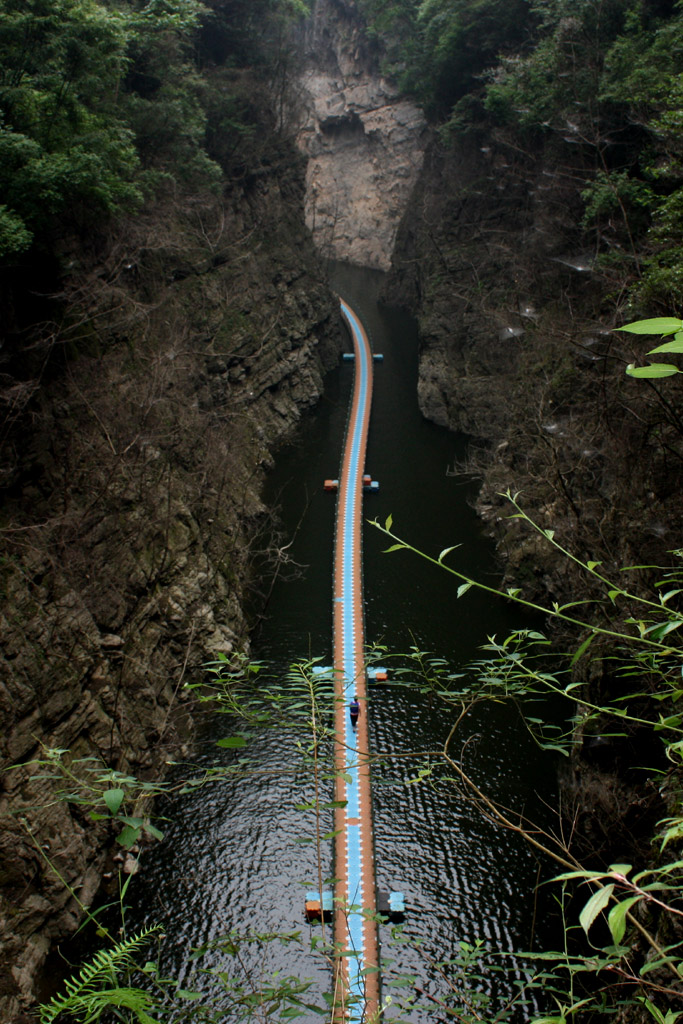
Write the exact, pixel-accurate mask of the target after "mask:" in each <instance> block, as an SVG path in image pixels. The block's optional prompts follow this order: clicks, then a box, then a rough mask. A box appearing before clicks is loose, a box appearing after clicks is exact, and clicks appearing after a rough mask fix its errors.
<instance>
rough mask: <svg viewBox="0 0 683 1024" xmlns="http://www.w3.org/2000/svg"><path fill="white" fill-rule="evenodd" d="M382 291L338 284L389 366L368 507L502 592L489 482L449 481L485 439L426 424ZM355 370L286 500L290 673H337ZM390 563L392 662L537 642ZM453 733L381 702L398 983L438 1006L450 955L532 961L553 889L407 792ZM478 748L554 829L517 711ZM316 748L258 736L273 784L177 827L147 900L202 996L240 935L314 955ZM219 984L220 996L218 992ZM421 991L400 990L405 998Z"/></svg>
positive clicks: (180, 813) (429, 570) (347, 276)
mask: <svg viewBox="0 0 683 1024" xmlns="http://www.w3.org/2000/svg"><path fill="white" fill-rule="evenodd" d="M381 280H382V276H381V275H380V274H374V273H372V272H368V271H365V270H363V271H359V270H357V269H353V268H348V267H342V266H339V267H336V268H335V269H334V271H333V275H332V281H333V286H334V287H335V289H336V290H337V291H338V292H339V293H340V294H342V295H343V297H344V298H345V299H346V300H347V301H349V302H350V304H351V305H352V306H353V308H354V309H355V310H356V312H358V313H359V314H360V316H361V318H362V319H363V322H364V324H365V325H366V328H367V329H368V333H369V335H370V339H371V342H372V343H373V346H374V349H375V351H378V352H382V353H383V355H384V361H383V362H382V363H377V364H375V391H374V399H373V411H372V418H371V426H370V437H369V447H368V463H367V467H366V468H367V470H368V472H371V473H372V475H373V478H374V479H377V480H379V483H380V491H379V493H378V494H376V495H369V496H367V497H366V499H365V506H364V508H365V515H366V517H367V518H374V517H375V516H376V517H378V518H379V519H380V520H381V521H384V519H385V518H386V516H387V515H389V514H390V513H391V514H392V515H393V519H394V528H395V529H396V531H397V532H399V533H400V534H401V535H402V536H403V537H405V538H406V539H408V540H410V542H411V543H413V544H415V545H416V546H418V547H420V548H423V549H424V550H426V551H428V552H430V553H431V554H435V555H436V554H438V552H439V551H440V550H442V549H443V548H445V547H447V546H450V545H453V544H459V545H461V547H460V548H459V550H458V552H457V553H454V555H452V556H451V559H452V560H453V564H457V565H458V567H460V568H462V569H463V570H464V571H466V572H468V573H472V574H473V575H475V576H477V577H478V578H479V579H486V580H488V581H490V582H495V581H496V567H495V560H494V555H493V551H492V549H491V546H490V544H489V542H488V541H487V540H486V539H485V538H484V537H483V535H482V533H481V530H480V527H479V524H478V522H477V519H476V517H475V516H474V514H473V512H472V511H471V509H470V507H469V505H468V501H467V499H468V496H471V493H472V491H471V484H469V483H468V482H467V481H466V480H463V478H459V477H454V476H449V475H447V473H446V469H447V467H449V466H452V465H453V463H454V460H455V459H457V458H459V457H461V456H462V455H463V454H464V443H465V442H464V440H462V439H458V438H456V437H454V436H453V435H452V434H449V433H448V432H447V431H445V430H442V429H439V428H437V427H435V426H433V425H431V424H429V423H427V422H426V421H424V420H423V419H422V417H421V415H420V413H419V410H418V408H417V401H416V397H415V387H416V374H417V343H416V335H415V330H414V325H413V323H412V321H411V320H410V319H409V318H407V317H406V316H405V315H404V314H402V313H399V312H397V311H395V310H389V309H383V308H381V307H379V306H378V304H377V294H378V291H379V288H380V285H381ZM352 373H353V368H352V364H344V365H342V366H341V367H340V369H339V370H338V371H335V372H334V373H333V374H331V375H330V380H329V382H328V388H327V391H326V395H325V398H324V400H323V401H322V403H321V405H320V408H319V409H318V410H317V412H316V414H315V415H314V416H312V417H311V418H309V419H307V420H306V421H305V422H304V423H303V424H302V426H301V429H300V431H299V435H298V437H297V440H296V443H295V444H294V445H293V446H291V447H290V448H289V449H288V450H287V451H285V452H283V453H281V455H280V457H279V458H278V462H277V467H276V469H275V470H274V472H273V473H272V475H271V478H270V481H269V485H268V487H269V494H268V497H269V499H270V500H277V501H278V503H279V505H280V508H281V512H282V519H283V522H284V525H285V529H286V530H288V531H290V533H291V531H293V530H294V529H295V528H296V526H297V524H298V526H299V529H298V532H297V534H296V539H295V541H294V543H293V544H292V547H291V549H290V555H291V557H292V559H293V560H294V561H295V562H296V563H297V564H298V565H299V566H301V567H302V569H301V572H300V575H299V576H298V578H294V579H288V580H283V581H282V582H281V583H278V585H277V586H276V587H275V589H274V591H273V594H272V599H271V601H270V603H269V606H268V609H267V620H266V622H265V623H264V626H263V628H262V629H261V631H260V634H259V636H258V638H257V641H256V643H255V647H254V655H255V656H256V657H258V658H259V659H265V660H268V661H269V662H270V663H272V664H273V666H274V667H275V671H278V670H282V669H283V668H284V666H286V665H288V664H289V663H291V662H293V661H297V660H302V659H306V658H308V657H316V656H320V657H322V658H323V659H325V660H326V663H329V658H330V651H331V641H332V637H331V619H332V614H331V608H332V601H331V596H332V581H331V571H332V534H333V525H334V497H333V496H331V495H329V494H325V493H324V492H323V491H322V481H323V479H324V478H326V477H336V476H337V475H338V468H339V461H340V454H341V445H342V440H343V433H344V426H345V423H346V415H347V404H348V395H349V390H350V385H351V381H352ZM387 546H388V545H387V541H386V538H384V537H383V536H382V535H381V534H380V533H379V531H377V530H376V529H374V528H372V527H370V526H367V527H366V530H365V536H364V564H365V599H366V640H367V642H368V643H373V642H379V643H382V644H384V645H386V647H387V648H388V651H389V652H391V653H392V654H393V653H398V652H402V651H407V650H408V649H409V648H410V647H411V646H412V645H413V644H417V645H418V646H419V647H420V648H422V649H424V650H427V651H431V652H434V653H437V654H439V655H440V656H443V657H444V658H447V659H448V660H449V662H451V663H452V664H453V666H454V667H456V668H457V667H459V666H460V667H461V666H463V665H464V664H465V663H466V662H467V661H469V660H470V659H472V658H473V657H475V656H476V655H477V649H478V647H479V646H480V645H481V644H482V643H484V642H485V641H486V637H487V635H490V634H498V635H500V636H502V635H504V634H505V633H506V632H507V631H508V630H509V629H510V628H513V627H514V626H520V625H524V623H523V622H521V621H520V616H519V613H517V612H515V611H514V610H512V611H511V610H510V609H509V608H507V607H506V606H505V605H503V604H501V603H498V602H496V601H494V600H491V599H490V598H487V597H486V596H482V595H480V594H479V593H477V592H476V591H469V592H468V593H467V594H466V595H465V596H464V597H463V598H462V599H460V600H457V599H456V589H457V582H456V581H454V580H453V578H451V577H449V576H448V575H447V574H446V573H444V572H442V571H440V570H438V569H437V568H435V567H433V566H430V565H428V564H427V563H424V562H423V561H421V560H420V559H419V558H417V557H415V556H414V555H412V554H410V553H409V552H405V551H401V552H397V553H394V554H384V553H383V549H384V548H386V547H387ZM391 664H392V662H391V659H390V658H389V659H388V661H387V666H388V667H390V666H391ZM450 725H451V721H450V719H449V718H448V717H446V716H444V714H443V712H442V711H441V710H440V709H439V708H437V707H435V706H434V705H433V704H431V703H430V701H429V700H428V699H427V698H425V697H421V696H420V695H419V694H417V693H416V692H415V691H413V690H407V689H405V688H397V687H391V686H388V687H380V688H377V689H376V690H375V691H374V697H373V703H372V708H371V733H372V747H373V751H375V752H377V753H387V754H388V755H389V754H391V755H392V756H391V757H390V758H388V759H387V761H386V762H383V763H382V765H380V766H378V768H377V770H376V772H375V775H374V780H375V782H374V813H375V840H376V861H377V876H378V879H377V880H378V884H379V887H380V888H381V889H399V890H401V891H403V892H404V893H405V897H406V904H407V908H408V915H407V920H406V925H405V934H406V936H408V937H409V939H410V940H411V942H410V944H405V945H401V946H399V947H398V948H397V949H390V945H391V942H390V940H391V935H390V929H389V928H388V927H386V926H383V927H382V930H381V933H380V939H381V942H382V949H383V954H384V955H389V956H391V957H393V958H394V961H395V962H394V964H393V966H392V967H391V968H390V969H389V970H388V971H387V972H386V980H387V981H388V980H389V979H390V978H391V977H392V976H393V975H395V974H397V973H401V972H407V973H410V974H412V975H417V976H418V977H419V979H420V982H419V984H420V987H422V988H425V989H427V990H428V991H429V992H430V993H431V994H432V995H433V996H435V997H436V998H441V997H443V995H444V992H445V986H444V984H443V983H441V982H440V981H439V980H438V979H436V978H434V977H431V975H432V973H433V972H431V971H430V969H429V967H428V961H429V959H430V958H432V959H441V958H443V957H446V956H452V955H454V954H455V953H456V952H457V950H458V948H459V944H460V943H461V942H462V941H467V942H474V941H476V940H482V941H483V942H485V943H486V944H487V945H489V946H491V947H492V948H493V949H495V950H498V951H507V950H513V949H528V948H529V945H530V942H531V941H532V918H533V916H534V915H533V908H534V896H533V889H534V885H535V883H536V878H537V864H536V862H535V860H534V859H533V857H532V856H531V855H530V853H529V851H528V850H527V848H526V847H525V846H524V845H523V844H522V843H521V841H518V840H517V839H516V837H515V836H513V835H511V834H510V833H506V832H503V831H501V830H500V829H497V828H495V827H494V826H493V825H491V824H490V823H488V822H486V821H483V820H482V818H481V816H479V815H478V814H477V813H476V812H475V811H474V810H473V809H472V808H471V807H470V805H469V804H468V803H467V801H466V800H465V799H464V798H463V797H462V795H461V794H459V793H458V791H457V790H456V789H455V788H454V787H453V786H451V785H445V784H439V785H428V784H427V785H425V784H421V785H406V782H407V780H408V779H409V778H411V776H412V775H414V772H415V763H414V761H413V760H411V759H410V758H404V757H401V756H396V755H397V754H398V755H400V754H403V753H408V752H410V753H414V752H420V751H425V750H433V749H435V748H436V747H438V746H439V745H440V744H441V743H443V741H444V739H445V737H446V735H447V733H448V731H449V728H450ZM233 731H234V726H232V727H231V726H230V723H229V722H228V721H226V720H225V719H222V718H219V719H218V720H217V721H216V722H215V723H214V724H213V725H209V726H208V727H207V733H206V736H205V746H204V749H203V752H202V754H201V760H202V761H204V762H213V760H214V759H215V757H216V748H215V746H214V741H215V739H216V738H218V737H220V736H223V735H228V734H230V733H231V732H233ZM458 735H459V740H458V742H457V743H456V747H455V749H456V750H457V751H459V750H460V748H461V746H462V744H463V743H464V742H465V741H466V740H467V741H469V743H468V746H467V753H466V756H465V758H464V764H465V767H466V768H467V770H468V771H469V772H470V773H471V775H472V777H473V778H474V779H475V780H476V782H477V783H478V784H479V785H481V787H482V788H483V789H484V790H485V791H486V792H487V793H489V794H490V795H492V796H494V797H496V798H498V799H499V800H501V801H502V802H503V803H505V804H507V805H508V806H515V807H518V808H520V809H521V808H524V809H525V810H526V811H527V812H528V813H530V814H531V816H533V815H534V813H535V811H537V812H538V814H539V815H541V816H543V815H544V813H545V812H544V810H543V801H548V802H551V803H552V802H553V800H554V794H553V786H554V781H553V780H554V766H553V762H552V760H551V759H549V758H548V756H547V755H542V754H541V753H540V752H539V751H538V750H537V749H536V748H535V747H534V746H533V744H532V743H531V742H530V741H529V739H528V737H527V735H526V733H525V731H524V728H523V726H522V723H521V721H520V719H519V717H518V715H517V714H516V712H514V711H513V710H512V709H510V708H507V707H503V706H494V707H492V708H488V709H486V710H485V711H480V712H477V714H476V715H475V716H473V717H472V718H471V719H470V718H468V719H467V720H466V721H465V723H464V724H463V726H462V727H461V730H460V732H459V734H458ZM296 740H297V737H296V735H293V734H290V735H287V734H286V735H283V734H282V733H280V732H277V731H270V732H265V733H262V734H260V735H259V734H257V735H255V737H254V738H253V740H252V741H251V743H250V746H249V752H250V754H251V755H252V756H254V757H255V758H256V759H257V760H258V761H259V762H260V763H261V764H262V765H265V766H267V769H268V772H269V774H267V775H265V776H264V775H263V773H259V774H255V775H254V776H250V777H248V778H246V779H244V780H241V781H239V782H234V783H221V784H220V785H217V786H214V787H212V788H210V789H205V790H202V791H200V792H198V793H197V794H194V795H193V796H191V797H189V798H185V799H184V800H183V801H182V802H180V801H179V802H178V803H177V804H176V805H175V806H174V807H173V808H172V809H171V811H170V816H171V818H172V823H171V824H170V826H169V828H168V829H167V842H165V843H164V844H163V845H162V846H161V847H159V849H158V850H157V851H154V852H153V853H151V854H150V855H148V857H147V861H146V867H145V871H144V874H143V876H142V878H141V880H140V883H138V888H139V889H140V888H141V886H144V889H145V891H146V892H147V893H148V894H149V901H148V917H149V918H150V919H161V920H163V921H166V922H167V923H168V925H169V927H168V928H167V933H168V935H169V939H168V940H167V948H166V953H165V967H166V969H167V970H169V971H175V972H177V973H178V974H179V975H180V977H181V979H182V981H183V983H184V984H187V985H190V984H194V983H195V982H194V981H193V980H192V977H191V972H190V968H189V965H188V961H187V949H188V946H197V945H199V944H200V943H202V942H206V941H208V940H211V939H213V938H215V937H217V936H218V935H221V934H225V933H226V932H228V931H229V930H230V929H233V928H235V929H239V930H242V931H248V930H250V929H257V930H260V931H276V930H283V929H286V930H290V929H293V928H301V929H302V931H303V937H304V940H305V942H307V941H308V932H309V926H307V925H305V924H304V923H303V914H302V909H303V901H304V893H305V890H306V888H317V884H316V870H315V857H314V851H313V848H312V847H311V846H308V845H303V846H302V845H299V844H298V843H297V841H296V840H297V839H299V838H301V837H302V836H305V835H308V834H310V830H311V827H312V820H310V819H309V818H307V817H306V815H305V814H303V813H302V812H300V811H297V810H296V809H295V807H294V805H295V804H296V803H300V802H302V801H303V799H304V798H305V796H306V795H310V783H308V782H306V781H304V782H302V783H296V784H295V783H294V782H293V780H292V777H291V774H288V769H289V768H290V767H291V765H292V763H293V762H294V761H295V760H296V756H297V755H296V751H295V745H296ZM225 757H226V760H229V755H225ZM328 846H329V844H328ZM329 869H330V870H331V865H329ZM311 934H315V930H314V929H313V930H311ZM171 936H172V938H171ZM414 942H420V943H421V944H422V952H417V951H416V950H415V949H414V948H413V943H414ZM245 958H246V964H247V966H248V967H249V969H250V970H251V971H253V972H255V975H258V976H259V977H261V976H262V975H264V974H267V973H268V972H269V971H271V970H274V969H278V970H282V971H283V972H285V973H289V974H296V975H298V976H306V977H311V978H314V979H315V983H314V987H315V988H317V989H318V990H320V989H325V988H326V987H327V986H328V984H329V976H328V973H327V971H326V969H325V967H324V964H321V962H320V960H319V959H318V958H315V957H314V956H312V955H310V954H309V955H307V954H302V953H301V952H300V951H296V950H294V949H292V948H291V947H290V948H289V949H286V948H282V947H279V946H276V947H271V948H269V949H268V950H267V952H266V953H264V954H263V955H262V954H261V952H258V951H257V950H256V948H255V947H254V948H251V949H250V950H248V951H246V952H245ZM209 962H210V963H211V964H213V966H215V967H217V968H218V967H220V965H221V964H222V963H223V960H222V958H221V956H220V955H218V954H214V955H213V956H212V958H211V959H210V961H209ZM516 973H517V972H516V969H515V968H514V966H513V967H512V969H511V975H509V976H508V977H507V980H503V981H500V980H496V976H495V975H491V974H487V976H486V978H485V980H484V981H483V982H482V983H481V987H482V988H483V989H484V990H486V991H489V992H490V993H492V994H494V995H495V994H496V993H499V992H501V991H505V990H506V989H507V986H508V984H509V981H510V977H514V976H515V975H516ZM450 975H451V977H453V972H452V970H451V971H450ZM202 985H203V986H209V987H212V988H213V990H214V991H217V990H218V989H219V988H220V986H219V984H218V983H217V982H216V981H208V980H206V979H205V980H204V982H202ZM401 991H402V990H401V989H400V988H396V989H392V988H391V987H390V986H389V985H388V984H385V988H384V995H385V996H386V995H387V994H389V993H392V994H393V995H394V996H396V995H397V994H400V992H401ZM318 1001H319V998H318ZM389 1015H390V1016H392V1013H390V1014H389ZM438 1016H439V1014H438V1008H437V1010H436V1015H435V1019H436V1018H438ZM429 1017H430V1013H429V1011H427V1010H413V1011H411V1015H410V1018H411V1019H412V1020H416V1021H417V1020H426V1019H428V1018H429ZM225 1019H230V1017H229V1016H226V1018H225ZM311 1019H314V1017H313V1015H311Z"/></svg>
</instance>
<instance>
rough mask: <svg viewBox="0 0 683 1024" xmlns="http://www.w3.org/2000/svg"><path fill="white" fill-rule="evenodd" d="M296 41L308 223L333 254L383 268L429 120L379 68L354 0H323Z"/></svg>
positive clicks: (419, 162)
mask: <svg viewBox="0 0 683 1024" xmlns="http://www.w3.org/2000/svg"><path fill="white" fill-rule="evenodd" d="M300 45H301V48H302V53H303V57H302V71H301V74H300V76H299V78H298V90H297V92H298V95H297V102H296V115H295V120H296V125H295V127H296V132H297V140H298V145H299V147H300V149H301V150H302V152H303V153H304V154H305V155H306V157H307V161H308V166H307V172H306V223H307V225H308V226H309V228H310V230H311V232H312V234H313V238H314V241H315V244H316V246H317V248H318V250H319V251H320V252H321V253H322V254H323V255H324V256H326V257H327V258H332V259H339V260H346V261H348V262H350V263H356V264H359V265H361V266H367V267H376V268H379V269H382V270H386V269H388V267H389V265H390V260H391V252H392V250H393V246H394V240H395V237H396V232H397V230H398V225H399V222H400V219H401V216H402V214H403V211H404V209H405V205H406V203H407V201H408V198H409V196H410V193H411V191H412V189H413V186H414V184H415V182H416V180H417V177H418V175H419V172H420V167H421V165H422V158H423V152H424V146H425V141H426V124H425V121H424V118H423V116H422V113H421V111H420V109H419V107H417V106H416V105H415V104H414V103H413V102H412V101H411V100H409V99H406V98H405V97H402V96H400V94H399V92H398V90H397V89H396V87H395V86H393V85H392V84H391V83H390V82H389V81H388V80H387V79H386V78H384V77H383V76H382V74H381V73H380V71H379V53H378V51H377V50H376V49H375V48H374V47H373V45H372V44H371V42H369V41H368V39H367V36H366V34H365V31H364V25H363V22H362V20H361V18H360V16H359V13H358V10H357V8H356V5H355V4H354V3H353V2H352V0H317V3H316V5H315V9H314V14H313V17H312V19H311V20H310V21H309V23H308V24H307V27H306V30H305V32H303V34H302V38H301V44H300Z"/></svg>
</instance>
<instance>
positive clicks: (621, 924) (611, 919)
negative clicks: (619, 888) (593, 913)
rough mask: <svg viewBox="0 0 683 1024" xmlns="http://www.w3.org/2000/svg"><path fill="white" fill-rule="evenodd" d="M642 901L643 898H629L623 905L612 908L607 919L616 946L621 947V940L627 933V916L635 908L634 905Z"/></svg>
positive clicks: (623, 901)
mask: <svg viewBox="0 0 683 1024" xmlns="http://www.w3.org/2000/svg"><path fill="white" fill-rule="evenodd" d="M640 899H642V897H641V896H629V898H628V899H627V900H622V902H621V903H617V905H616V906H614V907H612V909H611V910H610V912H609V915H608V917H607V924H608V925H609V930H610V932H611V933H612V939H613V941H614V945H615V946H620V945H621V940H622V939H623V937H624V933H625V932H626V915H627V913H628V912H629V910H630V909H631V907H632V906H633V904H634V903H638V901H639V900H640Z"/></svg>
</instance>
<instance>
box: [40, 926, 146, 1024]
mask: <svg viewBox="0 0 683 1024" xmlns="http://www.w3.org/2000/svg"><path fill="white" fill-rule="evenodd" d="M157 931H159V925H153V926H152V927H150V928H145V929H144V930H143V931H141V932H140V933H139V934H138V935H133V936H131V938H130V939H125V940H124V941H123V942H119V943H117V944H116V945H115V946H113V947H112V949H101V950H99V952H97V953H96V954H95V956H94V957H93V958H92V960H91V961H90V963H87V964H84V965H83V967H82V968H81V970H80V972H79V973H78V974H77V975H74V976H73V977H72V978H70V979H69V980H68V981H67V982H66V983H65V986H64V987H65V989H66V994H65V995H61V996H54V997H53V998H52V999H51V1000H50V1002H49V1003H43V1004H42V1005H41V1007H40V1024H53V1021H55V1020H56V1019H57V1017H59V1015H60V1014H62V1013H69V1014H71V1015H72V1016H76V1017H80V1019H81V1020H85V1021H95V1020H97V1019H98V1018H99V1016H100V1015H101V1014H102V1013H103V1012H104V1010H105V1009H106V1007H107V1006H112V1005H113V1006H127V1007H128V1009H131V1010H133V1012H134V1013H135V1014H136V1016H138V1019H139V1020H140V1021H143V1022H144V1021H151V1019H152V1018H150V1017H148V1016H147V1014H146V1013H145V1008H146V1007H149V1006H150V1004H151V997H150V996H149V995H148V994H147V993H146V992H143V991H142V990H141V989H130V988H128V989H123V988H111V987H109V988H107V989H104V988H100V986H101V985H102V984H103V983H105V982H107V983H109V985H110V986H111V985H112V983H113V984H114V985H116V976H117V972H120V971H122V970H127V969H131V968H134V967H135V960H134V959H133V956H134V954H135V953H136V952H137V951H138V950H139V949H140V947H141V946H143V945H144V944H145V943H146V942H147V941H148V940H149V938H150V936H151V935H153V934H154V932H157ZM135 995H137V999H135V998H134V996H135ZM118 999H122V1000H123V1002H117V1000H118ZM140 1014H142V1015H141V1016H140Z"/></svg>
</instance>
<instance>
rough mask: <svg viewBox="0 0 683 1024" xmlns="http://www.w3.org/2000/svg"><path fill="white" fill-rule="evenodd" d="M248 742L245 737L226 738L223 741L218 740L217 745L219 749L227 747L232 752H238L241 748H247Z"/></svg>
mask: <svg viewBox="0 0 683 1024" xmlns="http://www.w3.org/2000/svg"><path fill="white" fill-rule="evenodd" d="M246 745H247V741H246V740H245V738H244V736H226V737H225V739H223V740H218V742H217V743H216V746H217V747H227V748H228V749H230V750H237V749H238V748H240V747H246Z"/></svg>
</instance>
